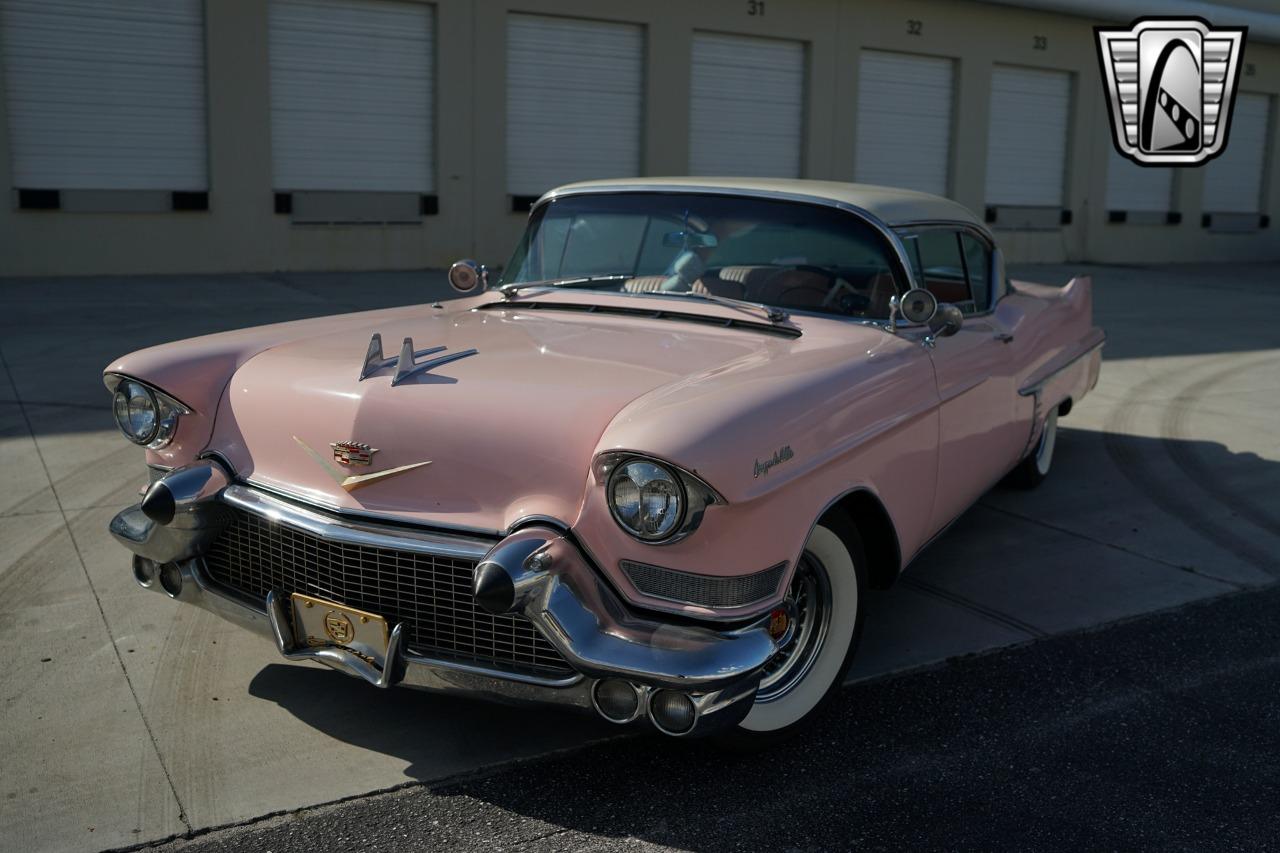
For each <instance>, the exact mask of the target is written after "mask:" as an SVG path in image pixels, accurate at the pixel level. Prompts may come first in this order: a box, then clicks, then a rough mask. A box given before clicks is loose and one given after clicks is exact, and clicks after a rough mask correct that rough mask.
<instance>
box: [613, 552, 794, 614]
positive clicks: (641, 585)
mask: <svg viewBox="0 0 1280 853" xmlns="http://www.w3.org/2000/svg"><path fill="white" fill-rule="evenodd" d="M619 565H621V566H622V570H623V571H624V572H626V573H627V577H629V578H631V582H632V583H633V584H635V586H636V589H638V590H640V591H641V592H642V593H644V594H645V595H652V596H653V597H654V598H665V599H668V600H670V601H679V602H683V603H687V604H697V605H700V606H702V607H742V606H744V605H747V604H754V603H755V602H757V601H761V600H763V599H766V598H768V597H769V596H771V595H773V593H774V592H775V591H777V589H778V583H779V582H780V581H781V580H782V573H783V572H784V571H786V568H787V564H786V563H778V565H776V566H773V567H771V568H768V569H765V570H764V571H762V572H756V573H755V574H753V575H744V576H742V577H734V578H720V577H709V576H707V575H695V574H691V573H689V572H678V571H676V570H675V569H664V568H662V567H661V566H650V565H648V564H646V563H633V562H631V561H630V560H623V561H622V562H621V563H620V564H619Z"/></svg>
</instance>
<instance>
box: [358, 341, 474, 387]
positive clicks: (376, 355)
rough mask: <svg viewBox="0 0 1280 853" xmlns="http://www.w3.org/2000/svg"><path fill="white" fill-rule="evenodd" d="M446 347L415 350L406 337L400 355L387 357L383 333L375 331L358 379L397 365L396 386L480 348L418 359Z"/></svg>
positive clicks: (394, 378) (394, 381)
mask: <svg viewBox="0 0 1280 853" xmlns="http://www.w3.org/2000/svg"><path fill="white" fill-rule="evenodd" d="M446 349H448V347H428V348H427V349H421V350H417V351H415V350H414V349H413V338H405V339H404V342H403V343H402V344H401V345H400V356H399V357H398V358H386V357H385V356H384V355H383V353H382V335H381V334H379V333H377V332H374V333H373V337H372V338H370V339H369V348H368V349H367V350H365V354H364V367H362V368H360V379H359V380H358V381H360V382H363V381H364V380H366V379H368V378H369V377H370V376H372V375H373V374H375V373H377V372H378V371H379V370H382V369H383V368H386V367H391V366H392V365H395V368H396V372H395V375H394V376H392V377H391V387H392V388H394V387H395V386H397V385H399V384H401V383H402V382H405V381H406V380H408V379H410V378H411V377H413V376H416V375H418V374H419V373H426V372H427V371H428V370H430V369H431V368H433V367H439V366H440V365H442V364H448V363H449V362H451V361H457V360H458V359H460V358H466V357H467V356H469V355H475V354H476V353H477V352H479V350H474V349H468V350H462V351H461V352H451V353H449V354H448V355H442V356H439V357H437V358H432V359H428V360H427V361H422V362H419V361H417V360H416V359H419V358H421V357H422V356H424V355H431V354H432V353H437V352H444V351H445V350H446Z"/></svg>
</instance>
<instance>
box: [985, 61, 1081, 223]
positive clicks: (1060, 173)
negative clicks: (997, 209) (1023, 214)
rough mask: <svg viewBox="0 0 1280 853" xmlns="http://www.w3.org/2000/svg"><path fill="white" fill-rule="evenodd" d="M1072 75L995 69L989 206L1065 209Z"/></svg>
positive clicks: (989, 143) (989, 147) (1015, 69)
mask: <svg viewBox="0 0 1280 853" xmlns="http://www.w3.org/2000/svg"><path fill="white" fill-rule="evenodd" d="M1070 114H1071V76H1070V75H1069V74H1067V73H1066V72H1063V71H1043V70H1039V69H1032V68H1011V67H1008V66H996V67H995V68H994V69H993V71H992V74H991V118H990V124H989V130H988V134H987V192H986V195H987V204H988V205H1012V206H1029V207H1061V206H1062V194H1063V185H1064V183H1065V180H1066V165H1067V141H1068V140H1067V136H1068V134H1069V128H1070Z"/></svg>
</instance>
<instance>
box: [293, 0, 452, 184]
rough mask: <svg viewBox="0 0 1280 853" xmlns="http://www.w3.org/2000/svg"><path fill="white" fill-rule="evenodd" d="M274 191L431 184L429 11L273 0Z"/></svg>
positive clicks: (374, 1)
mask: <svg viewBox="0 0 1280 853" xmlns="http://www.w3.org/2000/svg"><path fill="white" fill-rule="evenodd" d="M270 9H271V11H270V55H271V166H272V172H273V174H272V183H273V184H274V186H275V188H276V189H277V190H364V191H385V192H419V193H430V192H432V191H434V189H435V162H434V151H433V146H432V133H431V125H432V121H433V117H434V106H435V74H434V69H435V58H434V56H433V55H432V50H433V48H434V44H435V42H434V39H433V36H432V29H433V23H434V21H433V16H432V7H431V6H428V5H425V4H422V3H410V2H388V0H271V6H270Z"/></svg>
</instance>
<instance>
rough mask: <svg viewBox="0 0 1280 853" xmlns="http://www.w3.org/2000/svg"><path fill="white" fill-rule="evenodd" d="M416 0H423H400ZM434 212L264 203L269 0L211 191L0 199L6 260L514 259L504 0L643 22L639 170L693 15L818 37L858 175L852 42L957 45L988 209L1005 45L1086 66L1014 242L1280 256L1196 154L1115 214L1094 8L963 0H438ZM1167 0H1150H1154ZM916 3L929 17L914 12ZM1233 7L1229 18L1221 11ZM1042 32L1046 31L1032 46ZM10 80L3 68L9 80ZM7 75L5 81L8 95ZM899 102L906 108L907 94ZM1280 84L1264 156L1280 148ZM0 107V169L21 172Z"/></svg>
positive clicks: (964, 145) (239, 31)
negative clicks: (1214, 223) (311, 221)
mask: <svg viewBox="0 0 1280 853" xmlns="http://www.w3.org/2000/svg"><path fill="white" fill-rule="evenodd" d="M406 1H407V2H418V0H406ZM434 5H435V7H436V55H437V79H438V83H437V111H436V126H437V129H436V137H437V155H436V169H437V188H438V189H437V194H438V197H439V209H440V212H439V215H436V216H429V217H426V218H425V219H424V220H423V221H422V222H421V223H420V224H403V225H298V224H292V223H291V222H290V220H289V217H287V216H282V215H278V214H275V213H274V212H273V206H272V181H271V141H270V136H269V129H270V116H269V109H270V105H269V98H268V91H269V86H268V78H267V74H268V58H267V0H216V2H213V0H208V2H206V10H205V16H206V44H207V46H206V50H207V91H208V122H209V159H210V193H209V200H210V205H209V210H208V211H204V212H184V213H127V214H126V213H72V212H67V211H28V210H18V209H17V207H16V194H15V193H13V192H10V193H9V195H10V196H11V198H10V199H9V201H8V203H7V204H0V275H41V274H94V273H152V272H218V271H229V272H230V271H250V270H274V269H292V270H305V269H392V268H419V267H426V266H441V265H447V264H448V263H449V262H451V261H452V260H454V259H456V258H458V257H463V256H474V257H477V258H479V259H481V260H483V261H485V262H487V263H491V264H501V263H503V262H505V260H506V258H507V255H508V253H509V252H510V250H511V247H512V245H513V243H514V241H515V239H516V238H517V236H518V234H519V233H520V230H521V227H522V225H523V222H524V214H515V213H511V212H510V200H509V197H508V195H507V190H506V177H505V174H504V171H505V152H504V150H503V146H504V144H505V142H504V140H505V127H504V122H505V110H504V107H505V97H506V95H505V89H506V83H505V81H506V67H505V66H506V62H505V36H506V14H507V12H509V11H520V12H538V13H547V14H556V15H567V16H576V17H586V18H594V19H600V20H618V21H627V22H633V23H640V24H643V25H645V26H646V28H647V52H648V55H647V60H648V61H647V85H646V93H645V99H644V101H645V139H644V140H643V171H644V173H645V174H648V175H671V174H682V173H684V172H685V171H686V169H687V162H688V137H689V114H688V109H689V107H688V97H687V93H688V88H689V80H690V48H691V44H692V36H693V32H694V31H695V30H710V31H715V32H726V33H741V34H746V35H759V36H772V37H778V38H792V39H799V40H803V41H805V42H807V44H808V62H809V68H808V72H809V74H808V104H807V110H806V119H805V121H806V126H805V131H806V132H805V151H804V170H805V175H806V177H813V178H831V179H836V180H851V179H852V176H853V174H854V138H855V127H854V117H855V115H856V106H857V105H856V98H857V88H858V67H859V63H858V59H859V55H860V51H861V50H862V49H864V48H874V49H877V50H896V51H905V52H911V53H920V54H926V55H932V56H943V57H951V58H954V59H955V60H957V80H958V83H957V92H956V110H955V116H956V118H955V123H956V127H955V133H954V134H953V146H952V158H953V161H952V169H951V183H952V186H951V194H952V195H953V196H954V197H955V198H956V199H958V200H959V201H960V202H961V203H963V204H965V205H967V206H969V207H971V208H972V209H974V210H976V211H979V212H981V211H982V209H983V208H984V206H985V199H984V197H983V195H984V192H983V189H984V182H985V169H986V142H987V139H986V137H987V123H988V112H989V110H988V101H989V91H988V90H989V82H990V76H991V69H992V66H993V64H995V63H997V62H998V63H1002V64H1013V65H1026V66H1031V67H1038V68H1051V69H1058V70H1063V71H1067V72H1070V73H1071V74H1072V75H1073V81H1074V87H1073V91H1074V98H1073V114H1072V117H1071V118H1072V121H1071V138H1070V140H1069V149H1068V150H1069V167H1068V176H1067V187H1066V194H1065V199H1066V201H1065V205H1066V206H1067V207H1069V208H1070V209H1071V210H1072V212H1073V222H1072V224H1070V225H1067V226H1063V227H1062V228H1059V229H1054V230H1049V231H1036V232H1013V231H1000V232H999V233H1000V236H1001V241H1002V243H1003V245H1004V246H1005V247H1006V251H1007V252H1008V253H1009V255H1010V256H1011V258H1012V259H1013V260H1015V261H1061V260H1097V261H1112V262H1144V261H1172V260H1237V259H1239V260H1244V259H1280V225H1275V226H1272V227H1270V228H1267V229H1263V230H1259V231H1256V232H1252V233H1246V234H1220V233H1212V232H1210V231H1209V230H1207V229H1205V228H1202V227H1201V217H1200V213H1201V211H1200V209H1199V207H1200V197H1201V189H1202V182H1203V171H1202V170H1199V169H1194V168H1190V169H1181V170H1179V174H1178V176H1177V178H1176V180H1175V198H1176V201H1175V205H1174V206H1175V209H1177V210H1178V211H1180V212H1181V213H1182V222H1181V223H1180V224H1178V225H1138V224H1131V223H1122V224H1110V223H1108V222H1107V221H1106V220H1107V214H1106V210H1105V209H1104V206H1103V199H1104V197H1105V187H1106V173H1105V170H1106V164H1107V156H1108V148H1109V147H1110V146H1111V144H1112V143H1111V140H1110V127H1109V124H1108V120H1107V116H1106V104H1105V100H1104V96H1103V92H1102V87H1101V83H1100V80H1099V73H1098V62H1097V58H1096V50H1095V47H1094V41H1093V32H1092V24H1093V22H1091V21H1088V20H1085V19H1083V18H1074V17H1068V16H1064V15H1057V14H1050V13H1043V12H1035V11H1029V10H1022V9H1016V8H1010V7H1008V6H1000V5H989V4H985V3H979V2H955V0H948V1H947V2H944V0H909V2H901V1H900V0H787V2H785V3H783V2H781V0H766V3H765V14H764V15H754V16H753V15H749V14H748V4H747V2H745V0H700V2H697V3H691V2H688V0H646V2H645V3H621V2H592V0H523V2H516V0H474V2H471V0H436V2H435V3H434ZM1158 5H1159V4H1153V10H1152V11H1153V12H1158V11H1159V9H1158V8H1155V6H1158ZM908 19H911V20H918V21H921V22H922V24H923V26H922V28H921V33H920V34H919V35H911V34H909V33H908V27H907V21H908ZM1215 23H1219V24H1224V25H1225V24H1229V23H1230V21H1227V20H1221V21H1215ZM1035 36H1044V37H1045V38H1047V40H1048V48H1047V49H1046V50H1036V49H1034V47H1033V40H1034V37H1035ZM1245 61H1247V62H1249V63H1250V64H1252V66H1253V68H1254V70H1255V73H1254V75H1253V76H1250V77H1245V78H1242V80H1241V85H1242V89H1243V90H1245V91H1252V92H1263V93H1268V94H1270V95H1272V96H1273V99H1274V97H1275V95H1276V94H1277V93H1280V47H1278V46H1276V45H1272V44H1264V43H1259V42H1250V43H1249V44H1248V45H1247V49H1246V54H1245ZM2 82H3V81H2V80H0V83H2ZM2 93H3V87H2V86H0V96H2ZM903 106H904V109H910V105H909V104H904V105H903ZM1277 112H1280V104H1277V103H1276V102H1275V100H1273V106H1272V124H1273V128H1272V133H1271V141H1270V152H1269V161H1270V162H1271V163H1274V162H1275V161H1276V160H1277V158H1278V157H1280V142H1277V134H1276V133H1275V128H1274V125H1275V122H1276V114H1277ZM4 114H5V112H4V110H0V186H4V187H5V188H6V189H8V188H9V187H10V186H11V184H10V178H9V171H10V164H9V153H8V147H7V134H6V133H5V127H4ZM1263 180H1264V181H1265V186H1264V205H1263V212H1264V213H1269V212H1271V211H1272V210H1274V209H1275V208H1276V206H1277V201H1280V169H1276V168H1270V169H1268V174H1267V175H1265V176H1263Z"/></svg>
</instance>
